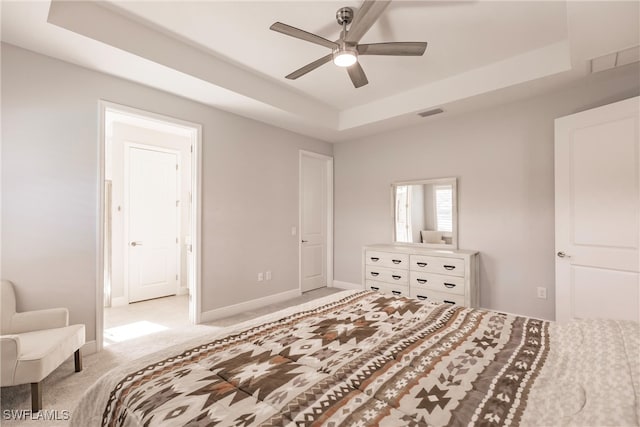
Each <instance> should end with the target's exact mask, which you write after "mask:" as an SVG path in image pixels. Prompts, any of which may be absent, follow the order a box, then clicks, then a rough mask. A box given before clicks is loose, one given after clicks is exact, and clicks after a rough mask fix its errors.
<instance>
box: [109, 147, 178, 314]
mask: <svg viewBox="0 0 640 427" xmlns="http://www.w3.org/2000/svg"><path fill="white" fill-rule="evenodd" d="M123 145H124V159H123V160H124V162H123V164H124V168H123V171H124V174H123V175H124V177H123V178H124V179H123V182H124V192H123V196H124V197H123V200H129V186H130V183H131V177H130V175H129V162H130V159H129V154H130V151H129V150H130V149H131V148H138V149H142V150H150V151H158V152H161V153H169V154H175V155H176V159H178V164H179V165H180V167H182V158H181V156H180V152H179V151H178V150H173V149H170V148H163V147H157V146H154V145H147V144H141V143H139V142H124V143H123ZM176 179H177V186H176V188H177V192H178V195H177V196H178V198H180V194H181V193H182V180H181V179H180V174H179V173H176ZM123 205H124V206H123V208H122V214H123V216H124V221H123V234H124V239H123V240H124V242H125V250H124V258H125V262H124V265H123V273H124V274H123V276H124V280H125V283H124V285H125V286H124V298H125V299H126V301H127V302H128V303H131V301H129V255H130V251H131V249H130V246H129V245H128V244H126V242H128V241H129V240H130V239H129V213H130V210H129V204H128V203H124V204H123ZM176 216H177V221H176V229H177V232H176V235H177V236H180V235H181V227H180V224H181V218H182V215H180V209H178V213H177V214H176ZM176 256H177V259H176V262H177V264H176V265H177V271H176V274H177V275H178V281H177V282H176V295H177V294H178V291H179V290H180V281H181V279H182V274H181V273H182V272H181V271H180V262H181V259H182V242H180V244H179V245H178V253H177V255H176Z"/></svg>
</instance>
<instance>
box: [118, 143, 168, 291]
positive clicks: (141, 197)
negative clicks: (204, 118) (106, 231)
mask: <svg viewBox="0 0 640 427" xmlns="http://www.w3.org/2000/svg"><path fill="white" fill-rule="evenodd" d="M127 155H128V193H129V197H128V215H127V219H128V233H127V234H128V238H129V248H128V263H127V265H128V289H129V302H135V301H141V300H145V299H151V298H158V297H162V296H167V295H174V294H175V293H176V291H177V274H178V242H177V240H176V239H177V237H178V235H179V232H178V207H177V203H176V201H177V200H178V176H177V170H176V165H177V164H178V161H179V159H178V155H177V153H175V152H173V153H172V152H167V151H157V150H154V149H152V148H148V149H147V148H140V147H133V146H129V147H128V149H127Z"/></svg>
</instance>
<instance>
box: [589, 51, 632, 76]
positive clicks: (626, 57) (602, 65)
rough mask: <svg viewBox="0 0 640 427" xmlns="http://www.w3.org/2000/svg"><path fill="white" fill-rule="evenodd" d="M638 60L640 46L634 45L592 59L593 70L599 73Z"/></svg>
mask: <svg viewBox="0 0 640 427" xmlns="http://www.w3.org/2000/svg"><path fill="white" fill-rule="evenodd" d="M638 61H640V46H634V47H630V48H628V49H624V50H620V51H618V52H613V53H609V54H607V55H602V56H599V57H597V58H593V59H592V60H591V72H592V73H597V72H599V71H604V70H609V69H611V68H615V67H621V66H623V65H627V64H631V63H633V62H638Z"/></svg>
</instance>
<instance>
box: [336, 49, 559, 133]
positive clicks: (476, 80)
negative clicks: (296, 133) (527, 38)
mask: <svg viewBox="0 0 640 427" xmlns="http://www.w3.org/2000/svg"><path fill="white" fill-rule="evenodd" d="M569 70H571V57H570V52H569V43H568V41H567V40H565V41H562V42H559V43H554V44H552V45H549V46H545V47H543V48H540V49H535V50H532V51H529V52H526V53H524V54H522V55H517V56H513V57H511V58H509V59H505V60H502V61H498V62H494V63H493V64H490V65H487V66H484V67H480V68H476V69H474V70H471V71H468V72H466V73H461V74H458V75H456V76H452V77H449V78H447V79H443V80H439V81H437V82H435V83H431V84H429V85H425V86H422V87H420V88H417V89H414V90H410V91H406V92H403V93H400V94H398V95H394V96H391V97H388V98H384V99H382V100H379V101H375V102H371V103H369V104H366V105H362V106H359V107H354V108H351V109H349V110H344V111H342V112H341V113H340V130H346V129H350V128H353V127H358V126H363V125H366V124H368V123H372V122H377V121H380V120H385V119H387V118H390V117H396V116H401V115H404V114H416V113H418V112H419V111H424V110H425V109H429V108H435V107H438V106H439V105H445V104H447V103H450V102H455V101H458V100H461V99H465V98H469V97H471V96H475V95H480V94H482V93H487V92H493V91H495V90H498V89H502V88H505V87H508V86H513V85H517V84H520V83H524V82H527V81H530V80H535V79H540V78H544V77H547V76H550V75H553V74H558V73H562V72H565V71H569ZM425 100H428V101H426V102H425ZM425 104H426V105H425Z"/></svg>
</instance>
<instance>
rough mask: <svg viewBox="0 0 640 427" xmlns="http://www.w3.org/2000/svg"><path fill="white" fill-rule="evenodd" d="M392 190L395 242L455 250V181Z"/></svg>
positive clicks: (413, 185) (400, 186)
mask: <svg viewBox="0 0 640 427" xmlns="http://www.w3.org/2000/svg"><path fill="white" fill-rule="evenodd" d="M394 188H395V190H394V218H395V224H394V227H395V229H394V231H395V241H396V242H401V243H425V244H430V245H446V246H453V247H455V246H456V243H457V242H455V241H454V239H455V221H456V218H455V203H456V202H455V199H456V194H455V190H456V189H455V178H452V179H439V180H432V181H420V182H416V183H406V184H404V183H403V184H396V185H394Z"/></svg>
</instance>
